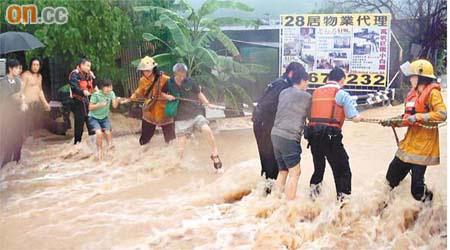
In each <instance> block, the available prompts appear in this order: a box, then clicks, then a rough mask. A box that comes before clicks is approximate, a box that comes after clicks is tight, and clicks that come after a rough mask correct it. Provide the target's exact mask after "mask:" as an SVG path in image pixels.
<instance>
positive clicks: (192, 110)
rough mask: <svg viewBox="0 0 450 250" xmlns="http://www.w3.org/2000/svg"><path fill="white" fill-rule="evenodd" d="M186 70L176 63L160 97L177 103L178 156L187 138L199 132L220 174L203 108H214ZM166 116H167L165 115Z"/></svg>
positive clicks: (212, 138)
mask: <svg viewBox="0 0 450 250" xmlns="http://www.w3.org/2000/svg"><path fill="white" fill-rule="evenodd" d="M187 71H188V68H187V66H186V65H185V64H183V63H177V64H175V66H174V67H173V72H174V75H173V76H172V77H171V78H170V80H169V82H168V83H167V84H166V85H165V86H164V88H163V93H162V95H161V96H162V97H163V98H164V99H166V100H168V101H172V102H178V107H177V110H176V114H175V133H176V137H177V139H178V143H179V148H180V151H179V154H180V157H183V154H184V148H185V145H186V141H187V137H189V136H190V135H191V134H192V133H193V132H194V130H199V131H201V132H202V133H203V134H204V135H205V136H206V139H207V141H208V143H209V145H210V146H211V151H212V154H211V160H212V161H213V163H214V168H215V169H216V170H217V172H222V171H223V170H222V162H221V161H220V158H219V155H218V150H217V145H216V140H215V138H214V134H213V132H212V130H211V128H210V127H209V125H208V124H209V121H208V120H207V119H206V118H205V116H204V108H203V106H202V105H206V106H208V107H210V108H214V105H211V104H210V103H209V101H208V99H206V97H205V95H203V93H202V91H201V88H200V86H199V85H198V84H197V83H195V82H194V81H193V80H192V79H190V78H187V76H186V75H187ZM166 115H167V114H166Z"/></svg>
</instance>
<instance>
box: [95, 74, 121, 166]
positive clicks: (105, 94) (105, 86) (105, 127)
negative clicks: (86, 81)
mask: <svg viewBox="0 0 450 250" xmlns="http://www.w3.org/2000/svg"><path fill="white" fill-rule="evenodd" d="M98 87H99V90H98V91H96V92H94V93H93V94H92V97H91V100H90V103H89V118H88V122H89V126H90V127H91V128H92V130H93V131H95V136H96V138H97V150H98V151H97V153H98V155H97V157H98V160H102V158H103V153H104V152H103V151H104V150H103V135H105V137H106V143H107V147H108V150H109V149H112V148H113V145H112V135H111V124H110V122H109V109H110V106H111V102H112V106H113V108H117V107H118V106H119V103H120V104H124V103H127V102H129V101H130V100H128V99H122V98H120V97H117V98H116V95H115V94H114V91H113V86H112V81H111V80H103V81H102V80H101V81H99V83H98Z"/></svg>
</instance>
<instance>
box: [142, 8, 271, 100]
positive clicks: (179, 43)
mask: <svg viewBox="0 0 450 250" xmlns="http://www.w3.org/2000/svg"><path fill="white" fill-rule="evenodd" d="M174 7H175V8H174V9H173V10H170V9H167V8H161V7H156V6H140V7H135V8H134V10H135V11H136V12H138V13H153V14H155V15H157V16H158V21H157V22H155V25H157V26H158V27H160V28H165V29H167V30H168V31H169V33H170V38H169V39H162V38H160V37H158V36H156V35H155V34H154V33H144V34H143V35H142V37H143V39H145V40H147V41H152V42H154V43H159V44H163V45H164V46H165V47H166V48H167V49H168V51H167V52H166V53H159V54H157V55H156V56H154V59H155V60H156V62H157V63H158V64H159V65H160V66H161V67H163V68H164V67H165V69H167V70H168V71H170V67H168V66H170V65H173V63H175V62H177V61H181V62H184V63H185V64H186V65H187V66H188V68H189V76H190V77H192V78H194V79H196V80H197V81H198V82H199V83H200V84H201V85H204V86H206V87H207V93H208V95H209V96H210V97H212V98H213V99H214V100H215V101H218V100H221V98H220V97H221V96H223V97H224V98H223V100H224V101H225V102H226V104H227V105H232V106H235V107H236V106H238V103H242V102H246V103H249V104H251V98H249V97H248V95H247V94H246V93H245V91H244V90H243V88H242V87H241V86H239V82H240V81H241V80H242V79H247V80H254V78H253V77H252V76H251V73H255V72H262V71H264V70H265V67H263V66H259V65H254V64H244V63H240V62H239V59H240V53H239V50H238V49H237V48H236V46H235V45H234V43H233V42H232V41H231V39H230V38H228V37H227V36H226V35H225V34H224V33H223V32H222V31H221V29H220V27H221V26H223V25H253V26H255V23H254V22H251V21H247V20H243V19H240V18H234V17H219V18H213V19H212V18H209V15H211V14H212V13H214V12H215V11H217V10H219V9H233V10H239V11H246V12H251V11H253V9H252V8H251V7H249V6H247V5H245V4H243V3H240V2H237V1H218V0H207V1H206V2H205V3H204V4H203V5H202V6H201V7H200V8H199V9H198V10H195V9H193V8H192V7H191V6H190V5H189V4H188V3H187V2H186V1H185V0H180V1H179V2H178V3H177V4H175V6H174ZM214 41H217V42H218V43H220V44H221V46H223V50H221V51H217V52H216V51H214V50H212V49H211V43H212V42H214ZM134 64H135V65H136V64H137V61H135V62H134Z"/></svg>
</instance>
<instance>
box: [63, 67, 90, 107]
mask: <svg viewBox="0 0 450 250" xmlns="http://www.w3.org/2000/svg"><path fill="white" fill-rule="evenodd" d="M74 73H75V74H79V75H80V80H79V81H78V84H79V87H80V89H81V90H87V91H89V93H91V94H92V92H93V90H94V87H93V84H92V78H91V77H90V76H89V75H88V76H87V77H83V75H82V74H81V70H80V67H79V66H78V67H77V68H76V69H74V70H72V72H70V74H69V80H70V79H71V77H72V74H74ZM72 95H73V97H75V98H77V99H81V98H83V97H84V96H79V95H77V94H75V93H72Z"/></svg>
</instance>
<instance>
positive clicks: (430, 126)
mask: <svg viewBox="0 0 450 250" xmlns="http://www.w3.org/2000/svg"><path fill="white" fill-rule="evenodd" d="M382 121H390V122H404V121H407V120H406V119H397V118H394V119H380V118H364V119H363V120H362V121H361V122H365V123H377V124H380V123H381V122H382ZM427 123H434V124H436V125H425V124H420V123H416V124H415V125H417V126H419V127H422V128H426V129H435V128H440V127H443V126H446V125H447V122H441V121H429V122H427Z"/></svg>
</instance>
